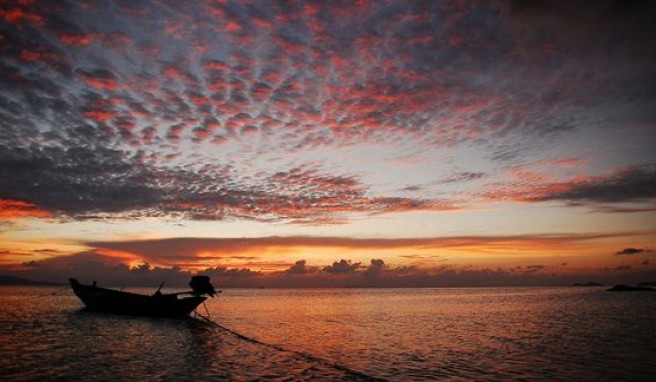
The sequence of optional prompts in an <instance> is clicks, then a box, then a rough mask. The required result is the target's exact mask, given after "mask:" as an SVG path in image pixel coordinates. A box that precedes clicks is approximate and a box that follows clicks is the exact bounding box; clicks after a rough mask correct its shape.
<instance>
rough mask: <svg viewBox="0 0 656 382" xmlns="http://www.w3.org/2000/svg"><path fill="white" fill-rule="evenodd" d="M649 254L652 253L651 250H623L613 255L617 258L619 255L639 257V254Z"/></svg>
mask: <svg viewBox="0 0 656 382" xmlns="http://www.w3.org/2000/svg"><path fill="white" fill-rule="evenodd" d="M651 252H653V250H651V249H646V248H624V249H623V250H621V251H618V252H616V253H615V254H616V255H618V256H621V255H628V256H631V255H639V254H641V253H651Z"/></svg>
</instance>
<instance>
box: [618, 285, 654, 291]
mask: <svg viewBox="0 0 656 382" xmlns="http://www.w3.org/2000/svg"><path fill="white" fill-rule="evenodd" d="M606 290H607V291H609V292H654V291H656V289H654V288H649V287H646V286H640V285H638V286H630V285H623V284H620V285H615V286H614V287H612V288H610V289H606Z"/></svg>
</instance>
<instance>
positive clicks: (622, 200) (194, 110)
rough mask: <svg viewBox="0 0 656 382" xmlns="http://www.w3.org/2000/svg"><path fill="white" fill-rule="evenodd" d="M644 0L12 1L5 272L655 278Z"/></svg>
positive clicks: (3, 33) (507, 280)
mask: <svg viewBox="0 0 656 382" xmlns="http://www.w3.org/2000/svg"><path fill="white" fill-rule="evenodd" d="M654 16H656V3H654V2H651V1H620V0H601V1H568V2H562V1H542V0H532V1H491V2H486V1H391V0H390V1H366V0H358V1H220V0H213V1H209V0H205V1H193V2H180V1H163V0H159V1H135V0H130V1H90V0H81V1H38V0H18V1H14V0H11V1H10V0H1V1H0V274H4V275H13V276H21V277H26V278H30V279H34V280H45V281H60V282H61V281H65V280H66V278H67V277H78V278H79V279H80V280H81V281H89V280H91V279H96V280H99V281H100V282H104V283H105V284H126V285H127V284H135V285H151V284H153V285H156V284H157V283H159V281H162V280H168V281H170V282H172V283H174V284H175V283H180V284H183V283H184V282H185V281H186V280H188V277H189V276H190V275H191V274H196V273H203V274H208V275H210V276H211V277H212V279H213V280H214V281H215V282H216V283H217V284H219V285H223V286H483V285H490V286H504V285H567V284H569V283H572V282H575V281H588V280H597V281H601V282H607V283H612V282H626V283H635V282H639V281H653V280H656V252H654V251H655V250H656V150H655V149H654V143H655V142H656V44H655V43H654V41H656V27H655V26H654V23H653V20H654Z"/></svg>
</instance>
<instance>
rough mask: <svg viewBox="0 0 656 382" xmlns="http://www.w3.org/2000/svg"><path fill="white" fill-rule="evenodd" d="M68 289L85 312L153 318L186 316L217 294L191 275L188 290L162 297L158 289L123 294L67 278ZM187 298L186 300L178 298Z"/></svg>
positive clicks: (205, 280) (203, 279)
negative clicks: (148, 293) (145, 293)
mask: <svg viewBox="0 0 656 382" xmlns="http://www.w3.org/2000/svg"><path fill="white" fill-rule="evenodd" d="M69 282H70V283H71V288H73V292H75V295H77V297H79V298H80V300H82V302H83V303H84V305H86V306H87V308H89V309H93V310H97V311H102V312H111V313H119V314H131V315H139V316H157V317H176V318H180V317H186V316H188V315H189V314H190V313H191V312H193V311H194V309H196V307H198V305H200V304H202V303H203V301H205V300H206V299H207V296H210V297H214V295H215V294H216V293H217V292H216V291H215V290H214V287H213V286H212V284H210V281H209V277H207V276H194V277H192V279H191V282H190V283H189V286H190V287H191V289H192V290H191V291H188V292H180V293H170V294H164V293H161V292H160V290H161V289H162V286H163V285H164V283H162V284H161V285H160V287H159V289H158V290H157V291H156V292H155V293H154V294H153V295H151V296H148V295H143V294H136V293H130V292H124V291H119V290H114V289H107V288H101V287H98V286H96V282H95V281H94V282H93V284H92V285H85V284H81V283H80V282H79V281H77V279H74V278H70V279H69ZM183 295H189V296H188V297H182V296H183Z"/></svg>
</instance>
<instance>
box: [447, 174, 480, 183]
mask: <svg viewBox="0 0 656 382" xmlns="http://www.w3.org/2000/svg"><path fill="white" fill-rule="evenodd" d="M486 176H487V174H486V173H484V172H468V171H464V172H456V173H453V174H451V175H450V176H449V177H447V178H446V179H444V180H441V181H440V183H459V182H467V181H470V180H476V179H481V178H485V177H486Z"/></svg>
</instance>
